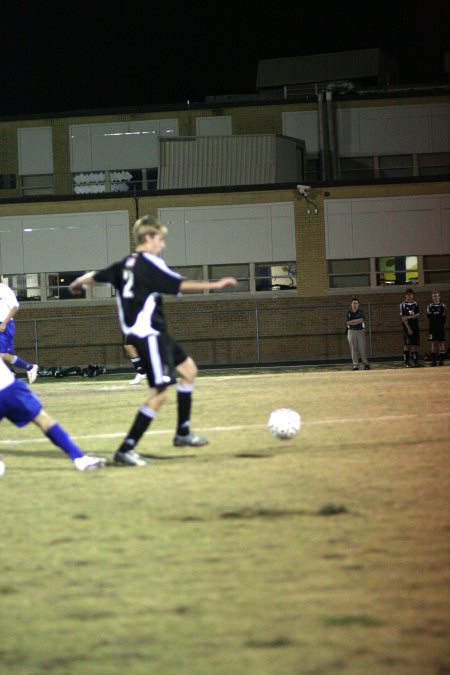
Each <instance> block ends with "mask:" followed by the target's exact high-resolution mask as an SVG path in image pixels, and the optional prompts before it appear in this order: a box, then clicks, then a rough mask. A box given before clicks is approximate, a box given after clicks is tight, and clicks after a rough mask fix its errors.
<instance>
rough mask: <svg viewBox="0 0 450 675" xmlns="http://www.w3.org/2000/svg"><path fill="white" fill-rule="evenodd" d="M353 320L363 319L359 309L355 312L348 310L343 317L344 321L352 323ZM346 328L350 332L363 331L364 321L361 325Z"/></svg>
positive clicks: (362, 313)
mask: <svg viewBox="0 0 450 675" xmlns="http://www.w3.org/2000/svg"><path fill="white" fill-rule="evenodd" d="M355 319H364V312H362V311H361V310H360V309H358V310H357V311H356V312H352V310H351V309H349V310H348V312H347V314H346V315H345V320H346V321H354V320H355ZM347 328H349V329H350V330H363V328H364V321H363V322H362V323H357V324H356V325H354V326H347Z"/></svg>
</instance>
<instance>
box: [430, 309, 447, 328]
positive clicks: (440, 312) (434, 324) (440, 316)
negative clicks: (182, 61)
mask: <svg viewBox="0 0 450 675" xmlns="http://www.w3.org/2000/svg"><path fill="white" fill-rule="evenodd" d="M446 316H447V312H446V307H445V305H444V303H443V302H431V303H430V304H429V305H428V307H427V317H428V321H429V324H430V332H433V329H435V328H442V327H443V326H444V324H445V319H446Z"/></svg>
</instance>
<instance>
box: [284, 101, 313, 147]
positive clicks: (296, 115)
mask: <svg viewBox="0 0 450 675" xmlns="http://www.w3.org/2000/svg"><path fill="white" fill-rule="evenodd" d="M282 122H283V135H284V136H292V138H300V139H301V140H302V141H305V147H306V152H307V153H308V154H317V153H318V152H319V117H318V112H317V109H316V110H305V111H301V112H285V113H283V114H282Z"/></svg>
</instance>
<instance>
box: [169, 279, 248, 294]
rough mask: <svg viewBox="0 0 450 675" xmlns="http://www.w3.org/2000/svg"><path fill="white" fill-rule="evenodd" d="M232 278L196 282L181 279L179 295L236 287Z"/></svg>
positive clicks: (235, 282) (235, 281)
mask: <svg viewBox="0 0 450 675" xmlns="http://www.w3.org/2000/svg"><path fill="white" fill-rule="evenodd" d="M237 283H238V282H237V280H236V279H235V278H234V277H223V278H222V279H218V280H217V281H196V280H195V279H183V281H182V282H181V284H180V291H181V293H195V291H218V290H220V289H222V288H226V287H227V286H237Z"/></svg>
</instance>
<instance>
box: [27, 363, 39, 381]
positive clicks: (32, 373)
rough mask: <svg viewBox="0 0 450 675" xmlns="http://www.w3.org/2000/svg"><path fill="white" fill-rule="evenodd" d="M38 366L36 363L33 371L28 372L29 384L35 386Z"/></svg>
mask: <svg viewBox="0 0 450 675" xmlns="http://www.w3.org/2000/svg"><path fill="white" fill-rule="evenodd" d="M38 368H39V366H38V364H37V363H35V364H34V366H33V367H32V368H31V370H27V377H28V383H29V384H33V382H35V381H36V378H37V376H38Z"/></svg>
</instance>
